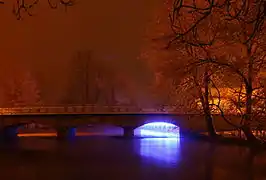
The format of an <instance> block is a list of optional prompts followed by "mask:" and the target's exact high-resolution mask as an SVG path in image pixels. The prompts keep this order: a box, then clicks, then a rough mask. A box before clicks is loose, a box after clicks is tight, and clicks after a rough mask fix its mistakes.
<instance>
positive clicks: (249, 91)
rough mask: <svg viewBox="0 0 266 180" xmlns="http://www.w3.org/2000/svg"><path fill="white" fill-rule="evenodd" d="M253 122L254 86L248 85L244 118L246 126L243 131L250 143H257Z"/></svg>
mask: <svg viewBox="0 0 266 180" xmlns="http://www.w3.org/2000/svg"><path fill="white" fill-rule="evenodd" d="M251 121H252V86H251V85H246V112H245V117H244V125H243V126H242V131H243V132H244V134H245V136H246V138H247V140H248V141H250V142H256V141H257V138H256V137H255V136H254V134H253V133H252V129H251Z"/></svg>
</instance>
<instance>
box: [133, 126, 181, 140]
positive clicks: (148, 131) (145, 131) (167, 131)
mask: <svg viewBox="0 0 266 180" xmlns="http://www.w3.org/2000/svg"><path fill="white" fill-rule="evenodd" d="M134 134H136V135H140V136H144V137H145V136H149V137H167V138H169V137H173V138H178V137H179V127H178V126H176V125H174V124H172V123H168V122H151V123H147V124H144V125H142V126H140V127H138V128H136V129H135V132H134Z"/></svg>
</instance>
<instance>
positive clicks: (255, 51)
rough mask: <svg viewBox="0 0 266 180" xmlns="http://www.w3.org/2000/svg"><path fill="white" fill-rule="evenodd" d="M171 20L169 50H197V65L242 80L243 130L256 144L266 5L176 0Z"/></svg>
mask: <svg viewBox="0 0 266 180" xmlns="http://www.w3.org/2000/svg"><path fill="white" fill-rule="evenodd" d="M169 18H170V22H171V27H172V30H173V34H172V36H171V37H172V40H170V41H169V43H168V46H167V48H170V47H173V46H174V47H176V46H180V44H182V45H185V46H189V47H192V48H194V49H197V50H198V51H197V52H198V55H199V56H201V57H199V58H198V62H197V63H194V65H196V66H205V67H207V68H208V67H210V66H212V67H213V66H214V67H216V68H218V69H223V70H224V71H227V72H231V73H233V74H234V75H235V76H237V77H238V78H239V79H240V80H241V82H242V83H241V84H243V85H244V87H245V89H244V90H245V91H244V94H245V111H244V113H243V125H241V127H240V128H241V130H242V131H243V132H244V134H245V136H246V138H247V139H248V140H249V141H252V142H256V141H257V139H256V138H255V136H254V135H253V134H252V131H251V125H252V122H253V116H252V115H253V111H252V106H253V102H252V96H253V94H254V91H255V90H256V89H260V88H262V87H263V85H262V84H261V83H259V82H258V81H257V82H256V81H255V79H256V77H257V75H258V73H259V72H260V71H262V70H263V68H264V64H265V63H264V61H265V35H264V34H265V33H264V30H265V2H264V1H263V0H259V1H255V0H254V1H246V0H237V1H231V0H224V1H215V0H212V1H206V2H205V1H204V2H203V1H182V0H175V1H174V3H173V11H172V13H171V14H170V16H169ZM199 50H200V51H199ZM239 52H242V53H241V54H240V53H239ZM206 55H207V56H206ZM255 82H256V83H255Z"/></svg>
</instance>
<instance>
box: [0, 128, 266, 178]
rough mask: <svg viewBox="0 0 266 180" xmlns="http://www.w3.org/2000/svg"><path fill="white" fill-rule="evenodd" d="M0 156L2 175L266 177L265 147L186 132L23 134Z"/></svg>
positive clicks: (6, 146) (61, 176)
mask: <svg viewBox="0 0 266 180" xmlns="http://www.w3.org/2000/svg"><path fill="white" fill-rule="evenodd" d="M48 134H49V133H48ZM24 135H25V134H24ZM0 159H1V161H0V179H1V180H79V179H80V180H87V179H88V180H89V179H91V180H105V179H106V180H120V179H121V180H220V179H221V180H253V179H254V180H266V153H260V154H257V155H256V156H254V155H253V153H251V152H250V151H249V150H248V149H247V148H244V147H237V146H221V145H216V146H215V145H212V144H209V143H207V142H198V141H193V140H190V139H187V138H134V139H123V138H118V137H111V136H86V137H82V136H79V137H77V138H75V139H74V140H72V141H57V140H56V139H55V138H54V137H20V138H19V141H18V142H17V143H13V144H9V145H5V146H1V153H0Z"/></svg>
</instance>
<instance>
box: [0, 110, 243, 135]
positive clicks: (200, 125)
mask: <svg viewBox="0 0 266 180" xmlns="http://www.w3.org/2000/svg"><path fill="white" fill-rule="evenodd" d="M82 108H83V109H82ZM82 108H81V109H79V110H78V109H74V110H73V109H72V111H71V112H66V111H64V110H65V109H68V108H65V107H64V108H61V111H59V110H60V109H57V111H55V110H51V109H40V108H39V109H36V108H35V109H34V108H27V109H26V108H24V109H14V108H13V109H4V111H2V115H0V127H1V131H0V136H1V137H4V138H12V137H15V136H16V130H17V128H18V127H19V126H21V125H25V124H29V123H38V124H43V125H49V126H50V127H53V128H55V130H56V131H57V136H58V137H59V138H60V137H61V138H67V137H71V136H74V129H75V128H76V127H78V126H84V125H101V124H102V125H104V124H108V125H115V126H119V127H122V128H123V129H124V136H126V137H131V136H133V135H134V129H135V128H137V127H139V126H142V125H144V124H146V123H151V122H168V123H172V124H174V125H176V126H178V127H179V128H180V132H181V133H182V132H186V131H189V132H205V131H206V126H205V121H204V116H203V115H199V114H180V113H176V112H171V111H167V112H155V111H151V110H149V111H147V110H146V111H144V110H143V109H142V110H141V111H139V110H138V111H136V110H135V111H133V110H131V111H130V110H129V108H128V109H127V111H121V109H120V110H117V109H115V110H112V111H110V109H109V111H93V112H92V111H84V107H82ZM90 108H91V107H90ZM94 109H95V107H94ZM124 109H125V108H124ZM8 110H9V111H8ZM227 117H229V118H230V119H231V121H232V122H234V123H236V124H239V120H240V118H239V117H237V116H235V115H230V116H227ZM214 123H215V126H216V129H217V131H227V130H233V129H234V128H233V127H232V126H231V125H228V124H227V123H226V122H225V121H224V120H223V119H222V117H220V116H219V115H214Z"/></svg>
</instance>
